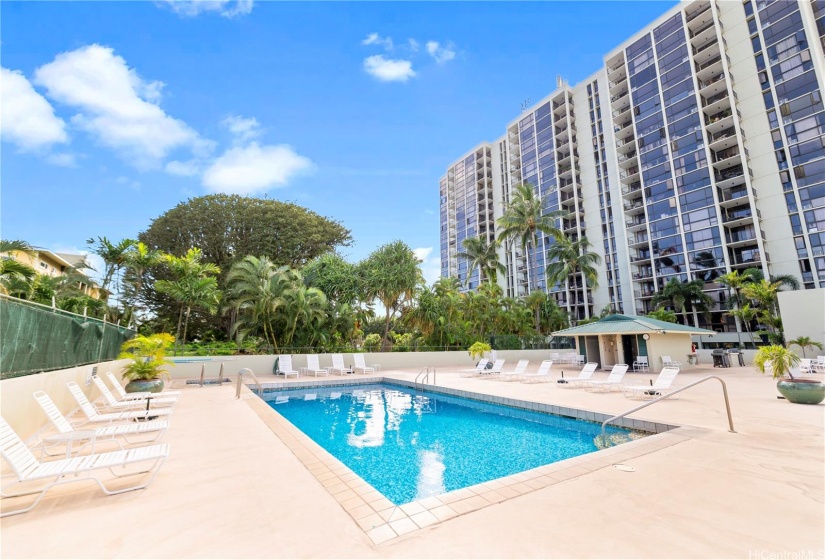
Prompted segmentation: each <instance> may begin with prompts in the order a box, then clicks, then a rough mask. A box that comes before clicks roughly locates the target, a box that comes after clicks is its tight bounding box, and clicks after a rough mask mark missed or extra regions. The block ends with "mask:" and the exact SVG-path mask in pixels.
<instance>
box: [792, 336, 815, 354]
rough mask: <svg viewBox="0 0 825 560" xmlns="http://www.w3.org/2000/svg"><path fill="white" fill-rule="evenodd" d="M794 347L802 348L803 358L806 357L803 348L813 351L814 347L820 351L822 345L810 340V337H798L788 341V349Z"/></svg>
mask: <svg viewBox="0 0 825 560" xmlns="http://www.w3.org/2000/svg"><path fill="white" fill-rule="evenodd" d="M794 345H796V346H799V347H800V348H802V357H803V358H805V357H806V356H805V348H810V349H811V350H813V349H814V347H816V348H819V349H820V350H822V343H821V342H817V341H815V340H811V339H810V337H807V336H799V337H797V338H795V339H793V340H789V341H788V348H790V347H791V346H794Z"/></svg>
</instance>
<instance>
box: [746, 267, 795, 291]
mask: <svg viewBox="0 0 825 560" xmlns="http://www.w3.org/2000/svg"><path fill="white" fill-rule="evenodd" d="M742 276H744V277H746V278H747V279H748V282H750V283H753V282H760V281H762V280H764V279H765V275H764V274H763V273H762V270H761V269H759V268H746V269H745V271H744V272H743V273H742ZM769 280H770V281H771V282H772V283H778V284H779V287H782V286H786V287H788V288H790V289H791V290H798V289H799V288H801V287H802V285H801V284H800V283H799V279H798V278H797V277H796V276H794V275H793V274H779V275H777V276H771V277H770V278H769Z"/></svg>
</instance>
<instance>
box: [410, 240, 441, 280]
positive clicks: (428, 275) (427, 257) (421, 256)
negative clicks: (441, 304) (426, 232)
mask: <svg viewBox="0 0 825 560" xmlns="http://www.w3.org/2000/svg"><path fill="white" fill-rule="evenodd" d="M413 253H415V256H416V257H417V258H418V260H420V261H421V272H422V274H423V275H424V280H425V281H426V282H427V285H430V286H431V285H432V284H433V283H434V282H435V281H436V280H438V279H439V278H441V257H440V256H439V255H437V254H436V255H435V256H431V255H432V253H433V248H432V247H420V248H418V249H413Z"/></svg>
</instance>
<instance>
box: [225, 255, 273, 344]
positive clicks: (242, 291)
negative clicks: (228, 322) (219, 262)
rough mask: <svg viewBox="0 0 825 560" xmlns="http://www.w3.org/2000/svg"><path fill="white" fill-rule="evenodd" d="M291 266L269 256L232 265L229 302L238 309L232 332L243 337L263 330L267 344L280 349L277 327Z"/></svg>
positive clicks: (247, 258) (240, 338)
mask: <svg viewBox="0 0 825 560" xmlns="http://www.w3.org/2000/svg"><path fill="white" fill-rule="evenodd" d="M286 271H287V267H280V268H278V267H276V266H275V265H274V264H273V263H272V261H270V260H269V259H268V258H267V257H260V258H258V257H253V256H251V255H250V256H247V257H245V258H244V259H243V260H241V261H239V262H237V263H235V264H234V265H232V268H231V269H230V271H229V274H227V276H226V285H227V291H226V298H225V300H226V302H227V304H228V307H227V308H226V309H227V310H228V309H229V308H234V309H235V311H236V312H238V320H237V321H236V322H235V324H234V325H233V326H232V331H231V332H232V333H233V334H237V335H238V338H239V340H241V341H242V340H243V339H244V338H245V337H246V336H247V335H248V334H249V333H251V332H253V331H257V330H258V329H261V330H262V331H263V335H264V339H265V340H266V342H267V344H268V345H269V344H271V345H272V348H273V349H274V350H275V351H276V352H277V351H278V341H277V338H276V336H275V332H274V330H273V322H274V321H275V313H276V312H277V311H278V309H280V308H281V307H282V306H283V304H284V301H283V298H282V297H281V293H282V292H283V287H284V285H285V284H287V283H288V281H287V279H286V278H285V273H286Z"/></svg>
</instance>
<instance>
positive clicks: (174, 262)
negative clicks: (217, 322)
mask: <svg viewBox="0 0 825 560" xmlns="http://www.w3.org/2000/svg"><path fill="white" fill-rule="evenodd" d="M104 239H105V238H104ZM202 259H203V253H202V252H201V250H200V249H198V248H192V249H189V250H188V251H187V252H186V254H185V255H184V256H182V257H176V256H175V255H164V257H163V260H164V262H165V263H166V265H167V266H168V267H169V270H170V271H171V272H172V275H173V276H174V280H158V281H157V282H155V289H156V290H157V291H158V292H160V293H164V294H166V295H168V296H170V297H171V298H172V299H174V300H175V301H176V302H177V303H178V304H179V305H180V311H179V313H178V329H177V332H176V334H175V340H181V337H180V329H181V324H183V339H182V340H183V341H184V344H185V342H186V329H187V327H188V325H189V314H190V313H191V311H192V307H200V308H203V309H205V310H207V311H208V312H209V313H214V312H215V309H216V306H217V302H218V299H219V298H220V291H219V290H218V281H217V280H216V279H215V278H213V276H216V275H218V274H220V272H221V269H220V268H218V266H217V265H216V264H214V263H208V262H202ZM206 280H211V281H212V282H206ZM184 311H185V312H186V316H185V320H184Z"/></svg>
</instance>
